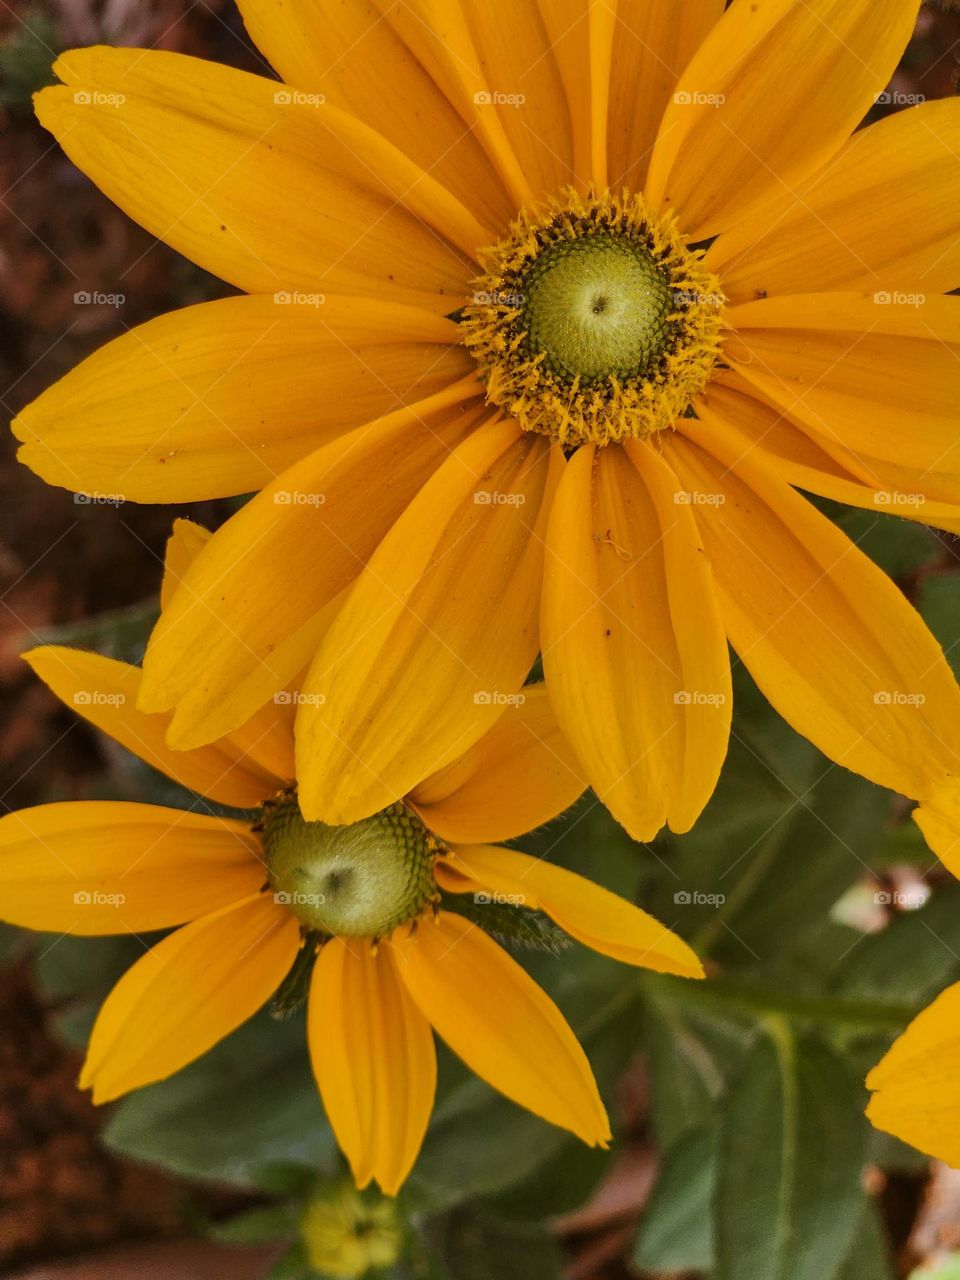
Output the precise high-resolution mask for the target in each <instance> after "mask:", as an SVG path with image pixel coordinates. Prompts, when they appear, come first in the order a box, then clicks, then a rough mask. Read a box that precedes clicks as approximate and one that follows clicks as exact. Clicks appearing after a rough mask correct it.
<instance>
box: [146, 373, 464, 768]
mask: <svg viewBox="0 0 960 1280" xmlns="http://www.w3.org/2000/svg"><path fill="white" fill-rule="evenodd" d="M472 394H473V390H472V385H471V387H470V388H466V387H465V388H461V389H460V390H459V391H456V390H451V392H449V393H444V394H443V395H442V396H439V397H437V398H436V400H435V402H433V403H429V402H419V403H415V404H413V405H411V406H410V407H409V408H406V409H400V410H397V412H396V413H393V414H390V415H388V417H386V418H384V419H381V420H380V421H378V422H375V423H371V424H369V425H367V426H364V427H358V428H357V430H356V431H354V432H351V433H350V434H349V435H347V436H344V437H343V438H342V439H341V440H338V441H334V442H333V443H332V444H330V445H328V446H327V447H326V449H323V450H320V451H319V452H318V453H316V454H313V455H312V456H311V457H309V458H305V459H304V460H303V462H300V463H298V464H297V465H296V466H295V467H291V468H290V470H289V471H286V472H284V473H283V475H281V476H280V477H279V479H278V480H276V481H274V483H273V484H271V485H269V486H268V487H267V488H266V489H265V490H264V491H263V492H262V493H261V494H259V495H258V496H257V497H256V498H254V499H253V501H252V502H250V503H248V504H247V506H245V507H244V508H243V509H242V510H241V511H239V512H238V513H237V514H236V515H235V516H234V517H233V518H232V519H231V520H229V521H228V522H227V523H226V524H225V525H224V526H223V528H221V529H220V530H218V532H217V534H216V536H215V537H214V538H213V539H212V540H211V541H210V543H209V545H208V546H207V547H206V548H205V549H204V551H203V552H202V553H201V554H200V555H199V556H198V557H197V559H196V560H195V561H194V563H193V564H192V565H191V567H190V569H189V570H188V571H187V573H186V574H185V575H184V578H183V583H182V585H181V588H180V590H179V591H178V592H177V593H176V595H175V596H174V598H173V600H172V601H171V603H170V605H169V607H168V608H167V609H166V610H165V611H164V614H163V617H162V618H161V620H160V622H159V624H158V626H157V628H156V629H155V631H154V633H153V635H152V637H151V640H150V644H149V646H148V648H147V654H146V658H145V661H144V684H143V690H142V694H141V706H143V707H145V708H146V709H147V710H151V711H167V710H170V709H172V708H174V707H176V708H177V714H176V715H175V717H174V719H173V721H172V725H171V742H172V743H173V744H174V745H176V746H177V747H178V748H185V747H190V746H196V745H198V744H199V743H202V742H205V741H211V740H213V739H215V738H219V737H222V736H223V735H224V734H226V733H228V732H230V731H231V730H233V729H235V728H236V727H237V726H238V725H240V724H242V723H243V722H244V721H245V720H247V719H249V717H250V716H251V715H252V714H253V713H254V711H256V710H257V708H258V707H260V706H262V705H263V704H264V703H265V702H267V701H268V700H269V699H271V698H272V697H273V696H274V695H275V694H276V693H278V692H279V691H281V690H284V689H285V688H286V686H287V684H288V682H289V681H290V680H291V679H292V678H293V677H294V676H296V675H297V674H298V673H299V672H300V671H302V670H303V668H304V667H306V665H307V664H308V663H309V661H310V659H311V657H312V655H313V653H314V650H315V649H316V646H317V642H318V639H319V637H320V635H321V634H322V632H323V630H324V628H325V627H326V626H327V625H328V620H329V607H330V606H331V602H332V601H333V600H334V599H335V597H336V596H337V595H338V594H339V592H341V591H342V590H343V589H344V587H346V586H347V585H348V584H349V583H350V582H351V581H352V580H353V579H354V578H355V577H356V576H357V574H358V573H359V572H360V570H361V569H362V568H363V565H364V564H365V563H366V561H367V560H368V559H369V557H370V555H371V554H372V553H373V551H374V549H375V548H376V546H377V544H378V543H379V542H380V540H381V539H382V538H383V536H384V534H385V533H386V532H387V530H388V529H389V528H390V526H391V525H392V524H393V523H394V521H395V520H396V519H397V517H398V516H399V515H400V514H401V512H402V511H403V509H404V507H405V506H406V505H407V504H408V503H409V502H410V501H411V499H412V498H413V497H414V495H415V494H416V493H417V491H418V490H419V488H420V486H421V485H422V484H423V482H424V481H425V480H426V478H427V477H428V476H429V475H430V473H431V471H433V470H434V469H435V468H436V467H437V466H438V465H439V464H440V462H441V460H442V459H443V458H444V457H446V455H447V454H448V453H449V451H450V449H452V448H453V447H455V446H456V444H457V443H458V442H459V441H460V440H462V439H463V438H464V435H465V434H466V433H467V432H469V430H470V429H471V427H472V425H473V423H474V422H475V421H476V418H477V416H478V414H479V412H480V408H479V407H476V408H474V409H472V410H470V409H467V408H465V403H466V404H469V401H470V397H471V396H472ZM475 404H479V402H475Z"/></svg>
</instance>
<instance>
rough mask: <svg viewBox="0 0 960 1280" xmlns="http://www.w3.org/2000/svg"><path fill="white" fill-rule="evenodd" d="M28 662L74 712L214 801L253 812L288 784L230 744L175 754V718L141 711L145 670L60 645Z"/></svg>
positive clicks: (33, 652) (36, 652)
mask: <svg viewBox="0 0 960 1280" xmlns="http://www.w3.org/2000/svg"><path fill="white" fill-rule="evenodd" d="M24 660H25V661H26V662H28V663H29V664H30V666H31V667H32V668H33V670H34V671H35V672H36V674H37V675H38V676H39V677H40V679H41V680H43V681H44V682H45V683H46V684H48V685H49V686H50V688H51V689H52V690H53V692H54V693H55V694H56V695H57V697H58V698H59V699H60V700H61V702H63V703H65V704H66V706H68V707H70V708H71V710H73V711H76V712H77V714H78V715H81V716H83V718H84V719H85V720H89V722H90V723H91V724H94V725H96V726H97V728H98V729H101V730H103V732H104V733H107V734H109V735H110V737H111V738H113V739H114V740H115V741H116V742H119V743H121V744H122V745H123V746H125V747H126V748H127V749H128V750H129V751H132V752H133V753H134V755H136V756H139V757H140V759H141V760H145V761H146V763H147V764H149V765H152V766H153V767H154V768H155V769H159V770H160V771H161V773H165V774H166V775H167V777H168V778H173V780H174V782H179V783H180V784H181V785H182V786H185V787H189V789H190V790H191V791H197V792H199V794H200V795H203V796H206V797H207V798H208V799H210V800H216V801H217V802H218V803H219V804H227V805H233V806H234V807H235V808H237V809H252V808H255V807H256V806H257V805H259V804H260V803H262V801H264V800H265V799H266V798H267V797H268V796H270V795H272V794H273V792H274V791H276V789H277V787H278V786H280V785H281V784H282V782H283V781H284V778H283V777H282V776H278V775H277V774H275V773H272V772H271V771H270V770H269V769H268V768H265V767H263V766H262V765H261V764H259V763H258V762H257V761H255V760H254V759H252V758H251V757H250V756H249V755H245V754H244V752H243V750H242V748H241V747H240V746H238V745H237V744H235V743H233V742H230V741H226V740H224V741H221V742H216V743H211V744H210V745H209V746H204V747H200V748H198V749H197V750H195V751H173V750H171V749H170V747H168V746H167V743H166V733H167V727H168V725H169V722H170V717H169V716H167V715H149V714H147V713H146V712H143V711H138V710H137V695H138V693H139V690H140V684H141V679H142V676H141V672H140V668H139V667H131V666H128V665H127V663H125V662H117V661H116V660H115V659H114V658H104V657H102V656H101V655H100V654H98V653H84V652H83V651H82V650H80V649H66V648H62V647H61V646H60V645H45V646H44V647H43V648H40V649H32V650H30V652H29V653H26V654H24Z"/></svg>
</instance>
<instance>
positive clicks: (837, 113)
mask: <svg viewBox="0 0 960 1280" xmlns="http://www.w3.org/2000/svg"><path fill="white" fill-rule="evenodd" d="M918 9H919V4H918V2H917V0H733V3H732V4H731V5H730V7H729V8H728V9H727V11H726V13H725V14H724V15H723V17H722V18H721V19H720V21H719V22H718V23H717V24H716V26H714V28H713V30H712V31H711V32H710V34H709V35H708V36H707V38H706V39H705V40H704V42H703V44H702V45H701V46H700V49H699V51H698V52H697V54H696V55H695V56H694V58H693V59H692V61H691V62H690V64H689V66H688V67H687V69H686V71H685V72H684V73H683V75H682V76H681V77H680V80H679V83H678V84H677V87H676V91H675V93H674V96H673V98H672V99H671V101H670V102H669V104H668V105H667V109H666V113H665V114H664V117H663V122H662V124H661V126H660V133H659V136H658V138H657V142H656V145H655V147H654V152H653V157H652V159H651V162H650V173H649V177H648V179H647V196H648V198H649V200H650V201H651V203H652V204H653V206H654V207H655V208H657V209H661V208H667V207H671V208H673V209H675V210H676V211H677V213H678V215H679V218H680V225H681V227H682V228H683V230H684V232H685V233H686V234H688V235H689V236H690V237H691V239H694V240H704V239H707V238H708V237H710V236H714V235H716V234H717V232H718V231H723V230H725V229H726V228H728V227H730V226H731V225H734V224H735V223H736V222H737V221H739V220H741V219H745V218H747V217H748V216H750V215H755V214H756V213H757V210H758V209H759V208H762V207H763V205H764V204H765V203H767V202H769V201H770V200H771V198H772V197H777V198H778V199H782V197H783V194H784V189H785V188H786V189H787V191H789V190H790V189H791V188H792V187H795V186H796V185H797V183H798V182H802V181H803V180H804V179H805V178H807V177H808V176H809V175H810V174H812V173H814V172H815V171H816V170H817V169H819V168H820V166H821V165H823V164H825V163H826V162H827V161H828V160H829V159H830V158H831V156H833V155H834V154H835V153H836V151H837V150H838V149H839V148H840V146H841V145H842V144H843V143H844V142H845V141H846V140H847V138H848V137H849V136H850V134H851V133H852V132H853V131H854V129H855V128H856V127H857V125H858V124H859V123H860V121H861V120H862V119H863V117H864V116H865V115H866V113H867V111H868V110H869V108H870V107H871V106H873V103H874V101H875V99H876V95H877V94H879V93H880V92H881V91H882V90H883V89H884V88H885V87H886V85H887V83H888V82H889V80H890V77H891V75H892V74H893V71H894V69H895V68H896V66H897V63H898V62H899V60H900V55H901V54H902V53H903V51H904V49H905V48H906V46H907V42H908V40H909V39H910V36H911V34H912V32H913V27H914V24H915V22H916V18H917V11H918ZM778 218H779V211H778V217H777V219H774V220H775V221H777V220H778Z"/></svg>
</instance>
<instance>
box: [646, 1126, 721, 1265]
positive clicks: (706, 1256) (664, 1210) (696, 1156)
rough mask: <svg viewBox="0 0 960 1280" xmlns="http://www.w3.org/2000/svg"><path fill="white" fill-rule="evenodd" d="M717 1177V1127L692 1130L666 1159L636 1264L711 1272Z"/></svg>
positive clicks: (648, 1208)
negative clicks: (713, 1211) (713, 1207)
mask: <svg viewBox="0 0 960 1280" xmlns="http://www.w3.org/2000/svg"><path fill="white" fill-rule="evenodd" d="M715 1175H716V1132H715V1126H714V1125H713V1124H705V1125H700V1126H698V1127H696V1128H694V1129H688V1130H687V1131H686V1133H684V1134H683V1135H682V1136H681V1137H680V1138H679V1139H678V1141H677V1142H676V1143H675V1144H674V1145H673V1146H672V1147H671V1148H670V1150H669V1151H667V1152H666V1154H665V1155H664V1157H663V1162H662V1164H661V1167H660V1172H659V1174H658V1175H657V1181H656V1185H655V1186H654V1188H653V1194H652V1195H651V1197H650V1201H649V1203H648V1204H647V1207H646V1209H645V1211H644V1215H643V1221H642V1222H641V1224H640V1231H639V1233H638V1235H637V1240H636V1244H635V1246H634V1253H633V1261H634V1262H635V1264H636V1265H637V1266H638V1267H640V1268H642V1269H645V1270H647V1271H709V1270H710V1268H711V1267H712V1266H713V1224H712V1218H711V1207H712V1204H713V1195H714V1180H715Z"/></svg>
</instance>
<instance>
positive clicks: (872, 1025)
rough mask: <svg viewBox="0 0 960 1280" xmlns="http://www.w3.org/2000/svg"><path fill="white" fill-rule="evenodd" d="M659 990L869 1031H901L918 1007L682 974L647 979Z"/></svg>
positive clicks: (750, 1012) (688, 999)
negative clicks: (797, 992) (693, 979)
mask: <svg viewBox="0 0 960 1280" xmlns="http://www.w3.org/2000/svg"><path fill="white" fill-rule="evenodd" d="M646 981H647V982H648V983H652V984H653V985H654V987H655V988H656V989H657V991H658V993H659V994H662V995H663V996H665V997H666V998H667V999H669V1000H674V1001H676V1002H677V1003H678V1004H685V1005H689V1006H695V1007H698V1008H703V1009H716V1010H717V1011H720V1010H724V1011H729V1012H730V1013H732V1014H734V1016H737V1015H739V1016H741V1017H751V1018H758V1017H759V1018H768V1017H770V1016H771V1015H774V1016H776V1015H780V1016H782V1017H784V1018H789V1019H794V1020H797V1021H801V1022H828V1023H834V1024H840V1025H842V1026H846V1027H852V1028H859V1029H861V1030H870V1031H891V1032H898V1031H902V1030H903V1028H904V1027H905V1026H906V1025H907V1023H908V1022H910V1020H911V1019H912V1018H914V1017H915V1016H916V1014H917V1013H918V1012H919V1010H918V1008H917V1007H916V1006H914V1005H909V1004H900V1003H894V1002H884V1001H873V1000H871V1001H865V1000H844V999H842V998H835V997H832V996H801V995H790V994H788V993H785V992H782V991H773V990H770V989H769V988H766V987H757V986H749V985H744V984H742V983H739V982H731V981H729V980H728V979H725V978H716V979H713V980H710V979H708V980H706V981H704V982H691V981H689V980H687V979H683V978H668V977H655V978H647V979H646Z"/></svg>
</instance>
